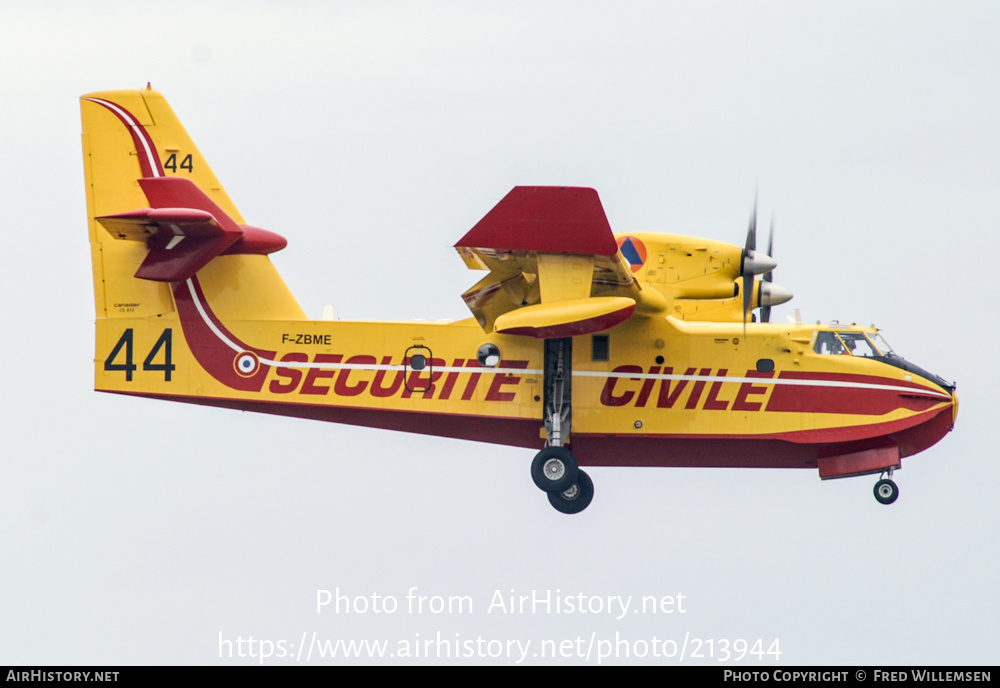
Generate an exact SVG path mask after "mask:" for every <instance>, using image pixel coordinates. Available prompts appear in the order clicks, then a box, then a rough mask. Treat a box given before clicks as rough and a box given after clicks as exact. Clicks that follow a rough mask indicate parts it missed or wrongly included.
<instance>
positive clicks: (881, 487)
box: [875, 471, 899, 504]
mask: <svg viewBox="0 0 1000 688" xmlns="http://www.w3.org/2000/svg"><path fill="white" fill-rule="evenodd" d="M898 497H899V488H898V487H896V483H895V482H893V480H892V471H889V477H888V478H882V479H881V480H879V481H878V482H877V483H875V499H877V500H878V502H879V504H892V503H893V502H895V501H896V499H897V498H898Z"/></svg>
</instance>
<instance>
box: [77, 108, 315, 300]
mask: <svg viewBox="0 0 1000 688" xmlns="http://www.w3.org/2000/svg"><path fill="white" fill-rule="evenodd" d="M80 109H81V115H82V120H83V158H84V170H85V178H86V184H87V215H88V219H89V225H90V245H91V258H92V262H93V272H94V299H95V307H96V311H97V317H98V318H116V317H131V318H134V317H157V316H163V315H166V314H167V313H171V312H174V311H176V307H175V303H174V297H173V291H172V290H171V286H170V283H172V282H173V283H177V282H183V281H185V280H188V279H189V278H191V277H192V276H194V275H195V273H197V276H198V282H199V286H200V289H201V291H202V292H203V293H204V296H205V298H206V299H207V300H208V301H209V302H210V303H211V305H212V308H213V310H214V312H215V314H216V315H217V316H220V317H233V318H241V319H247V318H253V319H303V318H304V317H305V315H304V313H303V312H302V309H301V308H300V307H299V305H298V303H297V302H296V301H295V298H294V297H293V296H292V294H291V292H290V291H289V290H288V287H287V286H286V285H285V283H284V281H283V280H282V279H281V276H280V275H279V274H278V272H277V270H275V268H274V266H273V265H272V264H271V261H270V259H269V258H268V257H267V256H266V255H265V254H267V253H271V252H273V251H275V250H278V249H280V248H282V247H283V246H284V240H283V239H281V238H280V237H278V236H277V235H275V234H272V233H270V232H266V231H264V230H261V229H257V228H254V227H248V226H246V225H244V224H243V218H242V217H241V216H240V214H239V211H237V209H236V207H235V206H234V205H233V202H232V201H231V200H230V198H229V196H228V195H227V194H226V192H225V191H224V190H223V188H222V185H221V184H219V180H218V179H217V178H216V177H215V174H214V173H213V172H212V170H211V168H210V167H209V166H208V163H207V162H206V161H205V159H204V158H203V157H202V156H201V153H200V152H199V151H198V149H197V148H196V147H195V145H194V143H193V142H192V141H191V138H190V137H189V136H188V134H187V132H186V131H185V130H184V127H183V126H182V125H181V123H180V121H179V120H178V119H177V116H176V115H175V114H174V112H173V110H171V108H170V106H169V105H168V104H167V101H166V100H165V99H164V98H163V96H161V95H160V94H159V93H157V92H156V91H153V90H152V89H149V88H147V89H143V90H135V91H105V92H101V93H91V94H88V95H86V96H83V97H82V98H81V103H80ZM248 292H249V293H248ZM251 309H252V310H251Z"/></svg>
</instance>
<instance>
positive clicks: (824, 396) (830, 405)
mask: <svg viewBox="0 0 1000 688" xmlns="http://www.w3.org/2000/svg"><path fill="white" fill-rule="evenodd" d="M778 379H779V380H796V381H801V382H802V383H803V384H794V385H787V384H780V383H779V384H776V385H774V391H773V392H771V396H770V398H769V399H768V402H767V406H766V408H765V410H767V411H777V412H785V413H836V414H851V415H865V416H884V415H885V414H887V413H891V412H892V411H895V410H896V409H906V410H908V411H914V412H917V413H920V412H923V411H927V410H929V409H931V408H933V407H934V406H936V405H937V404H940V403H941V402H943V401H947V397H945V396H942V395H943V394H944V393H943V392H940V391H936V390H931V389H929V388H927V387H924V386H922V385H919V384H916V383H913V382H908V381H905V380H903V381H901V380H893V379H890V378H884V377H876V376H872V375H842V374H833V373H800V372H792V371H785V372H782V373H780V374H779V375H778ZM809 381H816V382H817V383H818V384H816V385H809V384H808V382H809ZM831 382H833V383H837V382H842V383H845V385H857V384H865V385H882V386H891V387H895V388H897V389H878V388H871V387H857V386H843V387H839V386H835V385H833V386H831V385H830V384H829V383H831ZM824 383H825V384H824ZM899 388H906V389H907V390H913V391H912V392H909V391H905V392H904V391H901V390H900V389H899Z"/></svg>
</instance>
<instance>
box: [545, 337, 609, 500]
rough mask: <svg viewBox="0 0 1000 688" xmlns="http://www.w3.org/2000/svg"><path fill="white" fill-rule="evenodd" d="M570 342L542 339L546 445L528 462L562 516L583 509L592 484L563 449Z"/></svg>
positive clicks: (568, 413) (569, 408)
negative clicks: (543, 346) (543, 340)
mask: <svg viewBox="0 0 1000 688" xmlns="http://www.w3.org/2000/svg"><path fill="white" fill-rule="evenodd" d="M572 363H573V340H572V339H570V338H569V337H566V338H562V339H546V340H545V400H544V404H543V406H544V408H545V434H546V436H547V437H548V441H547V442H546V446H545V448H544V449H542V451H540V452H538V454H536V455H535V459H534V461H532V462H531V479H532V480H533V481H534V483H535V485H536V486H537V487H538V489H540V490H542V491H543V492H546V493H548V496H549V502H550V503H551V504H552V506H553V507H555V508H556V510H558V511H561V512H562V513H564V514H576V513H579V512H581V511H583V510H584V509H586V508H587V507H588V506H589V505H590V502H591V500H592V499H593V498H594V483H593V481H592V480H591V479H590V476H588V475H587V474H586V473H584V472H583V471H581V470H580V468H579V466H578V465H577V462H576V457H574V456H573V453H572V452H571V451H570V450H569V449H567V448H566V447H564V446H563V441H564V439H565V438H566V437H567V436H568V435H569V430H570V426H571V424H572V421H573V408H572V403H571V401H572V397H573V391H572V380H573V374H572Z"/></svg>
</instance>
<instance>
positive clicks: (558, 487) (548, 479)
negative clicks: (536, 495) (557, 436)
mask: <svg viewBox="0 0 1000 688" xmlns="http://www.w3.org/2000/svg"><path fill="white" fill-rule="evenodd" d="M579 472H580V468H579V466H578V465H577V463H576V457H574V456H573V454H572V453H571V452H570V451H569V449H566V448H565V447H546V448H545V449H543V450H542V451H540V452H538V453H537V454H535V459H534V460H533V461H532V462H531V479H532V480H534V481H535V485H537V486H538V489H539V490H542V491H543V492H563V491H564V490H568V489H569V488H570V487H572V486H573V484H574V483H575V482H576V476H577V474H578V473H579Z"/></svg>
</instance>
